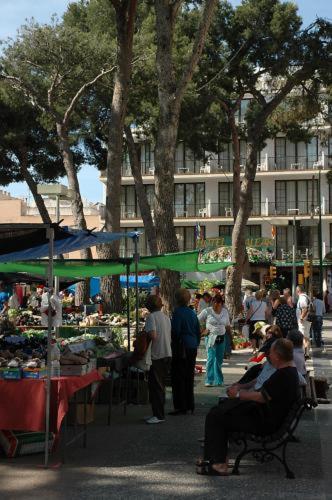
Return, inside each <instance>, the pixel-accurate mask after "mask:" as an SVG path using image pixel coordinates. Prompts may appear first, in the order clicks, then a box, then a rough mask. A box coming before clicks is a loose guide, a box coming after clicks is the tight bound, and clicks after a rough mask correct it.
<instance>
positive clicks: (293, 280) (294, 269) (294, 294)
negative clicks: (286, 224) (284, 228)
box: [292, 215, 296, 300]
mask: <svg viewBox="0 0 332 500" xmlns="http://www.w3.org/2000/svg"><path fill="white" fill-rule="evenodd" d="M292 254H293V266H292V267H293V271H292V296H293V300H296V219H295V215H293V249H292Z"/></svg>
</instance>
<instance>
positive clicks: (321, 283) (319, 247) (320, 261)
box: [317, 169, 323, 296]
mask: <svg viewBox="0 0 332 500" xmlns="http://www.w3.org/2000/svg"><path fill="white" fill-rule="evenodd" d="M317 187H318V200H319V212H318V252H319V292H320V293H321V295H322V296H323V238H322V202H321V169H319V170H318V186H317Z"/></svg>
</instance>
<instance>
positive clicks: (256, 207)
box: [219, 181, 261, 217]
mask: <svg viewBox="0 0 332 500" xmlns="http://www.w3.org/2000/svg"><path fill="white" fill-rule="evenodd" d="M252 199H253V208H252V211H251V215H260V213H261V183H260V182H259V181H256V182H254V185H253V190H252ZM232 210H233V183H232V182H219V215H220V216H221V217H225V216H227V215H231V214H232Z"/></svg>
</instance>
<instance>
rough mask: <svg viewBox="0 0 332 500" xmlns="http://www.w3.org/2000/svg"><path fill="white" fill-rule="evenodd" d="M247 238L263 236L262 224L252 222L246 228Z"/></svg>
mask: <svg viewBox="0 0 332 500" xmlns="http://www.w3.org/2000/svg"><path fill="white" fill-rule="evenodd" d="M246 232H247V238H248V239H249V238H261V237H262V226H261V225H260V224H251V225H249V226H247V228H246Z"/></svg>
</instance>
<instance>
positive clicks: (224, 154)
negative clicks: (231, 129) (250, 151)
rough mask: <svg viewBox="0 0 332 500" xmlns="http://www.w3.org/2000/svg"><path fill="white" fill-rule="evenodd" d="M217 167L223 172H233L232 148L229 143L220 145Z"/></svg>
mask: <svg viewBox="0 0 332 500" xmlns="http://www.w3.org/2000/svg"><path fill="white" fill-rule="evenodd" d="M218 165H220V167H222V170H224V171H225V172H231V171H232V170H233V148H232V144H231V143H226V144H220V146H219V152H218Z"/></svg>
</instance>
